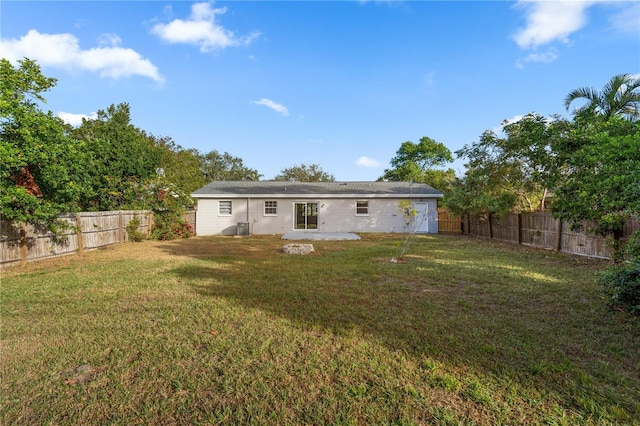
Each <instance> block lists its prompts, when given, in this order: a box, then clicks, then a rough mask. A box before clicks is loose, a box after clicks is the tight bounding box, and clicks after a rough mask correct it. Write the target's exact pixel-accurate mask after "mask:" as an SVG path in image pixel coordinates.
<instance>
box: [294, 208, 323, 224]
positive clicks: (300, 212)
mask: <svg viewBox="0 0 640 426" xmlns="http://www.w3.org/2000/svg"><path fill="white" fill-rule="evenodd" d="M293 208H294V210H295V212H294V217H295V219H294V220H295V223H294V224H293V229H318V203H294V205H293Z"/></svg>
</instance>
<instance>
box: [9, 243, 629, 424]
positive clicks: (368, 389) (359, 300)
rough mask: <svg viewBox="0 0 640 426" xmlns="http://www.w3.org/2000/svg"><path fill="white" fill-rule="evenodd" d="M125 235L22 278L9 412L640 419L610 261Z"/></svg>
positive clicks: (467, 246) (12, 334) (250, 418)
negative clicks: (290, 247)
mask: <svg viewBox="0 0 640 426" xmlns="http://www.w3.org/2000/svg"><path fill="white" fill-rule="evenodd" d="M363 237H364V238H363V240H361V241H316V242H313V244H314V246H315V249H316V250H315V253H314V254H312V255H309V256H287V255H284V254H282V253H281V248H282V245H283V241H281V240H280V239H278V238H277V237H275V236H273V237H272V236H251V237H247V238H231V237H199V238H194V239H190V240H181V241H176V242H164V243H160V242H151V241H146V242H142V243H131V244H122V245H118V246H111V247H109V248H107V249H104V250H98V251H93V252H86V253H81V254H78V255H74V256H68V257H64V258H61V259H60V258H59V259H55V260H51V261H42V262H38V263H33V264H28V265H27V266H25V267H22V268H10V269H8V270H5V271H3V272H2V274H3V276H2V283H1V285H2V287H1V302H0V307H1V311H0V315H1V320H2V329H1V344H2V346H1V349H0V350H1V354H0V355H1V358H2V364H1V367H0V379H1V382H0V423H1V424H7V425H8V424H25V425H30V424H33V425H35V424H37V425H41V424H116V425H118V424H122V425H131V424H314V425H320V424H358V425H359V424H438V425H466V424H468V425H472V424H475V425H498V424H505V425H506V424H511V425H512V424H518V425H521V424H536V425H537V424H550V425H574V424H585V425H607V424H611V425H614V424H630V425H634V424H636V425H637V424H640V421H639V420H638V419H640V374H638V372H639V371H640V323H639V322H638V319H637V318H634V317H631V316H628V315H627V314H625V313H622V312H617V311H611V310H609V309H608V308H607V305H606V301H605V300H604V298H603V296H602V295H601V294H600V292H599V290H598V288H597V287H596V285H595V284H594V279H593V278H594V273H595V272H597V271H599V270H601V269H603V268H604V267H605V266H606V263H604V262H602V261H598V260H589V259H585V258H577V257H570V256H567V255H562V254H558V253H554V252H548V251H539V250H532V249H527V248H524V247H518V246H512V245H501V244H499V243H492V242H488V241H481V240H475V239H470V238H465V237H448V236H424V237H420V238H418V239H417V240H416V242H415V243H414V244H413V245H412V247H411V250H410V252H409V255H408V256H407V257H406V259H405V261H403V262H401V263H391V262H389V259H391V258H392V257H395V256H397V254H398V250H399V248H400V239H399V237H398V236H392V235H364V236H363Z"/></svg>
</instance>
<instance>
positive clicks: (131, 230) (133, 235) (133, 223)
mask: <svg viewBox="0 0 640 426" xmlns="http://www.w3.org/2000/svg"><path fill="white" fill-rule="evenodd" d="M139 226H140V219H138V218H137V217H134V218H133V219H131V220H130V221H129V223H128V224H127V228H126V229H127V235H128V236H129V241H131V242H134V243H138V242H140V241H142V240H144V239H145V235H144V234H143V233H142V232H140V231H138V227H139Z"/></svg>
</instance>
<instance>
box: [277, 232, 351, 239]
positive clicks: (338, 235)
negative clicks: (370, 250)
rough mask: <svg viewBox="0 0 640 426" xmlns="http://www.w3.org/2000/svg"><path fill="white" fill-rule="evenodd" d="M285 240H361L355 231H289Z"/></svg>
mask: <svg viewBox="0 0 640 426" xmlns="http://www.w3.org/2000/svg"><path fill="white" fill-rule="evenodd" d="M282 239H283V240H311V241H319V240H359V239H360V237H359V236H358V235H357V234H354V233H353V232H287V233H286V234H284V235H283V236H282Z"/></svg>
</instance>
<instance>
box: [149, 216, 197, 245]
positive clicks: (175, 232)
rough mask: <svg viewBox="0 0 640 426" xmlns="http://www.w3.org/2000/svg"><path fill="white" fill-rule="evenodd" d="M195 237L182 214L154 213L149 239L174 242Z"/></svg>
mask: <svg viewBox="0 0 640 426" xmlns="http://www.w3.org/2000/svg"><path fill="white" fill-rule="evenodd" d="M194 235H195V232H194V230H193V227H192V226H191V224H189V223H188V222H187V221H185V220H184V218H183V217H182V214H181V213H179V212H173V211H163V212H154V216H153V230H152V231H151V238H152V239H154V240H162V241H165V240H176V239H180V238H189V237H192V236H194Z"/></svg>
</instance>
